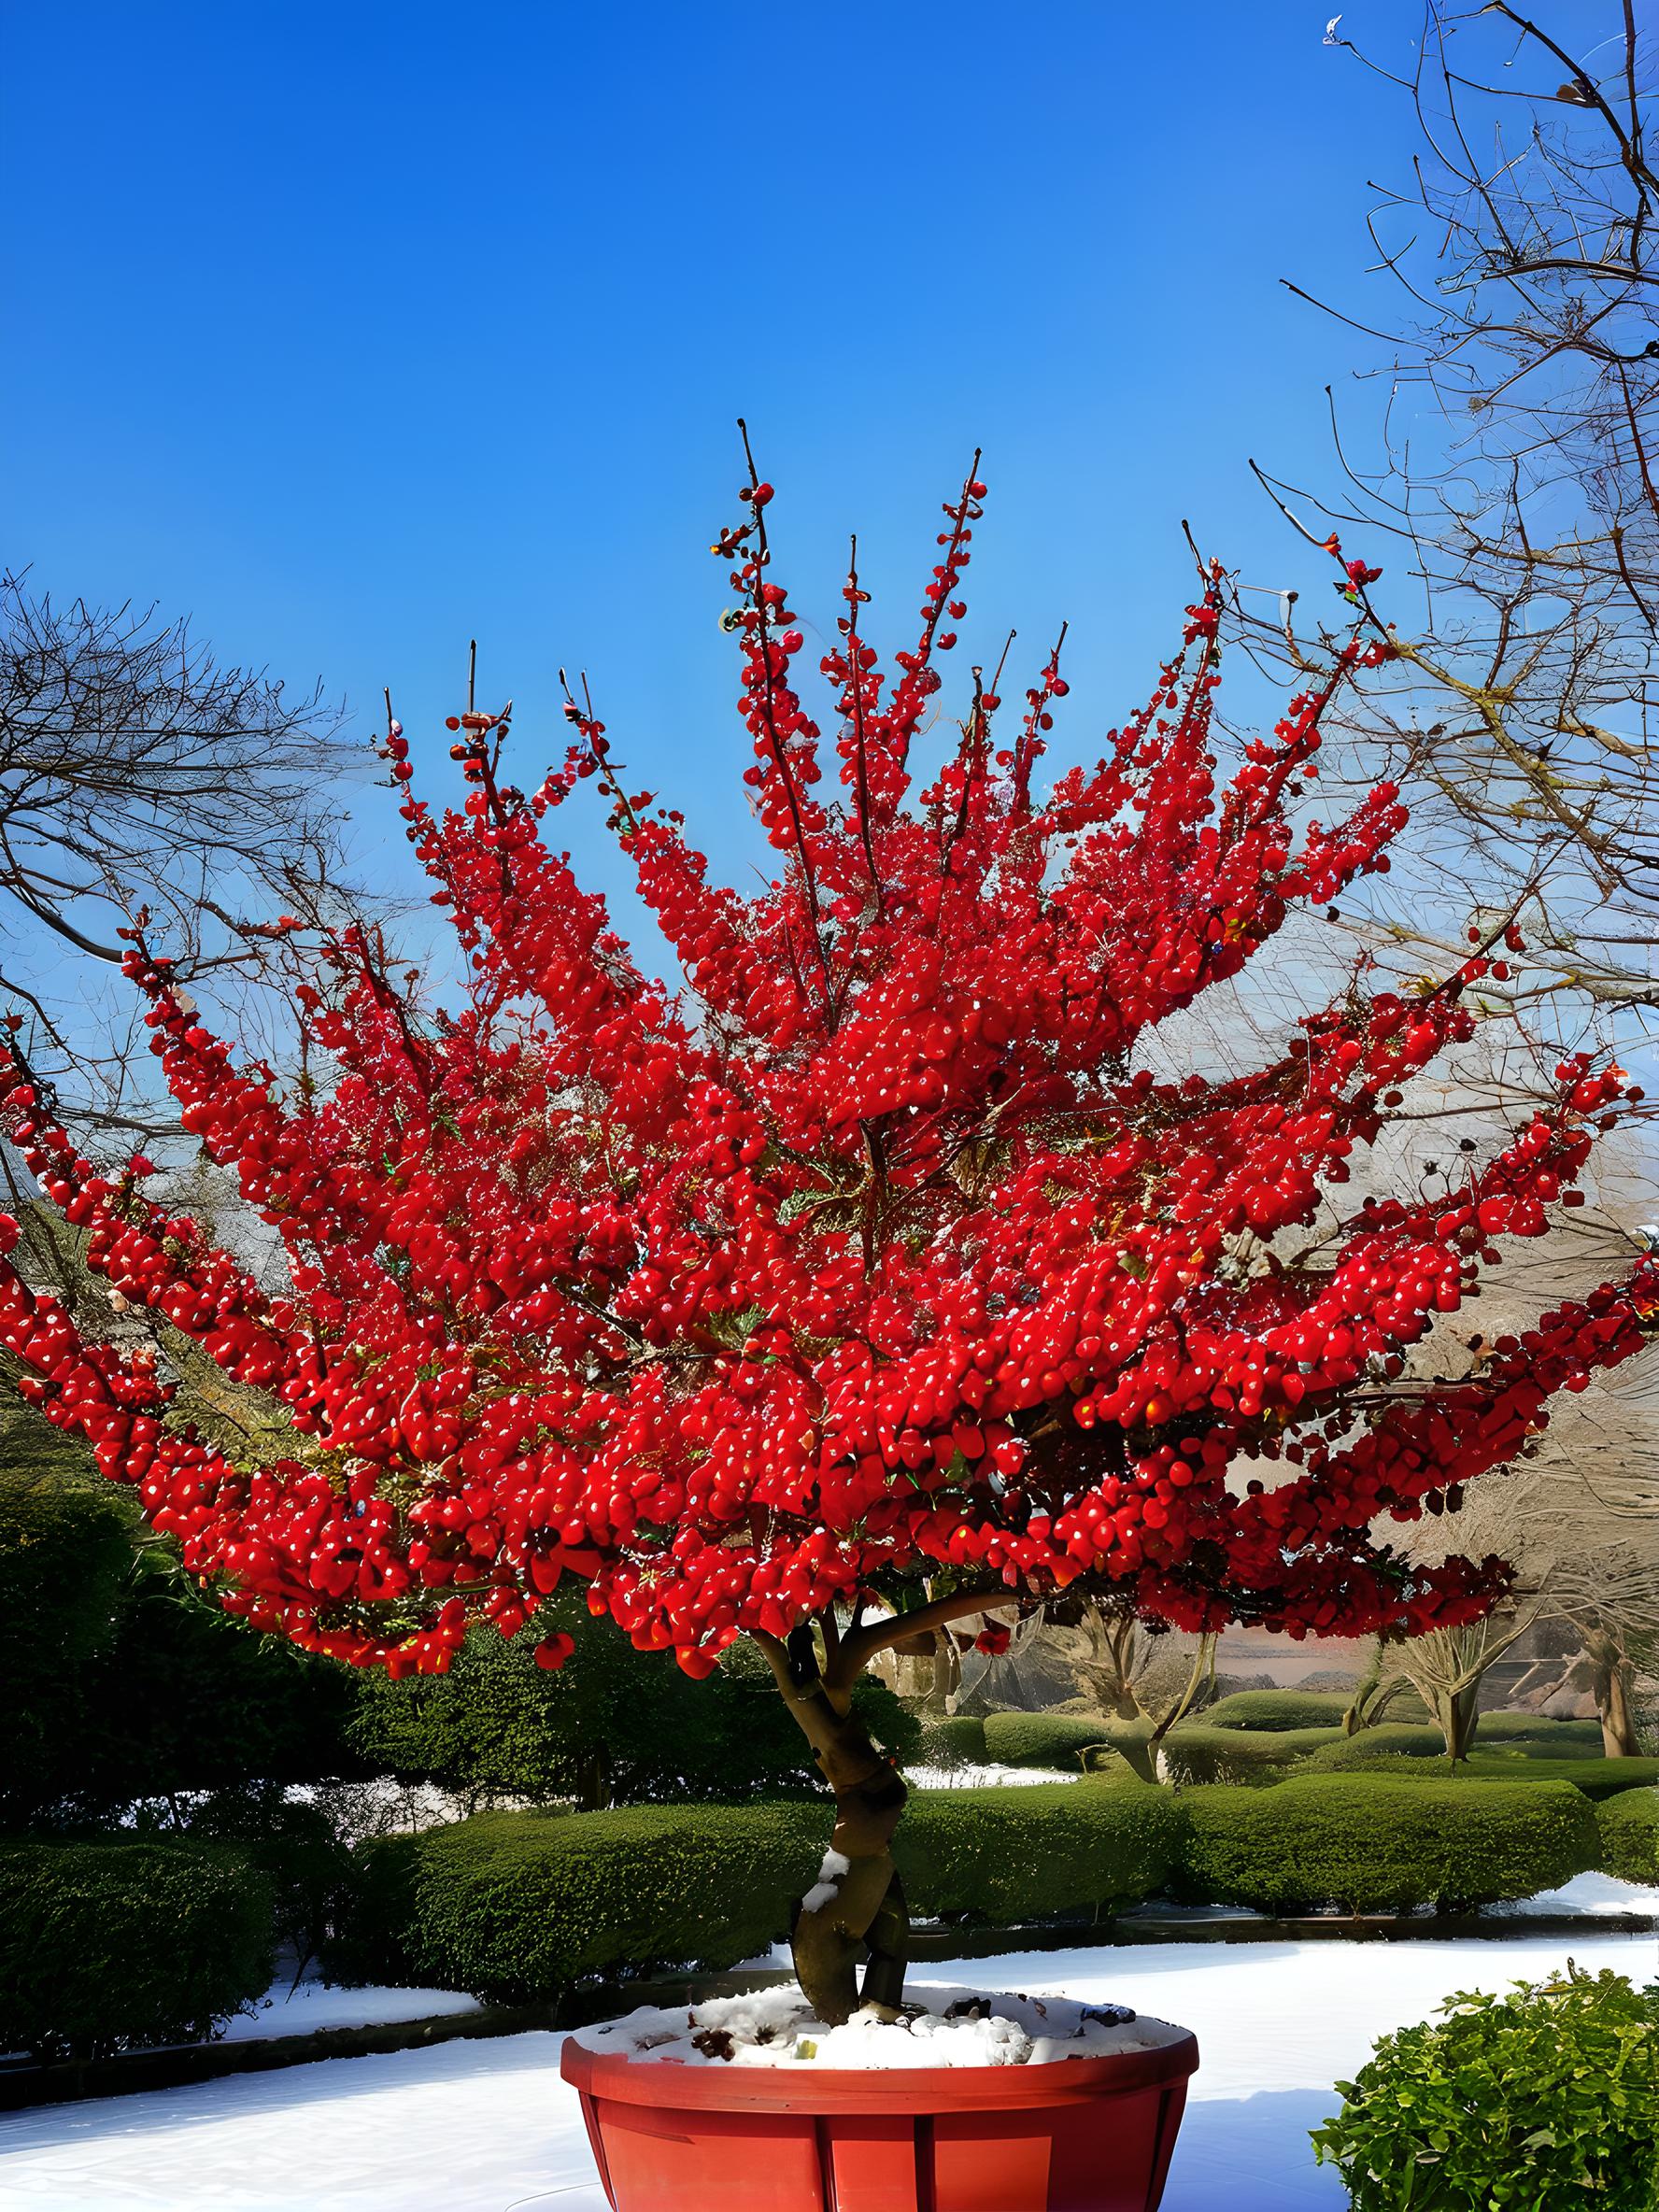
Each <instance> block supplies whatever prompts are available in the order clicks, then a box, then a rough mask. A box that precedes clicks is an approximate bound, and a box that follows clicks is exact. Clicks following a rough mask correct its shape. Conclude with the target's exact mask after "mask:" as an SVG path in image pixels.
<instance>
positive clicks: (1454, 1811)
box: [1182, 1775, 1599, 1913]
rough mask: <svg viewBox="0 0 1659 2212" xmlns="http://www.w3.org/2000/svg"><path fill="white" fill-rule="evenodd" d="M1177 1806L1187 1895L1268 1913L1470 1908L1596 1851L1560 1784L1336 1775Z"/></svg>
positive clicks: (1532, 1886)
mask: <svg viewBox="0 0 1659 2212" xmlns="http://www.w3.org/2000/svg"><path fill="white" fill-rule="evenodd" d="M1182 1804H1183V1808H1184V1811H1185V1813H1186V1817H1187V1820H1188V1822H1189V1823H1190V1829H1189V1841H1188V1844H1187V1850H1186V1865H1185V1875H1184V1887H1185V1890H1186V1892H1187V1893H1188V1894H1190V1895H1192V1896H1194V1897H1196V1898H1200V1899H1206V1900H1213V1901H1215V1902H1218V1903H1226V1904H1234V1905H1249V1906H1253V1907H1255V1908H1256V1909H1257V1910H1259V1911H1263V1912H1273V1913H1297V1912H1312V1911H1317V1910H1319V1909H1321V1908H1322V1907H1326V1906H1337V1907H1341V1908H1343V1909H1345V1910H1346V1911H1349V1912H1404V1911H1407V1910H1410V1909H1411V1908H1412V1907H1417V1906H1423V1905H1432V1906H1435V1907H1439V1908H1440V1909H1443V1910H1448V1911H1457V1910H1466V1909H1468V1908H1469V1907H1474V1906H1478V1905H1489V1904H1494V1903H1496V1901H1497V1900H1498V1899H1500V1898H1506V1897H1530V1896H1532V1895H1534V1894H1535V1893H1537V1892H1538V1891H1539V1890H1553V1889H1558V1888H1559V1887H1560V1886H1561V1884H1562V1883H1563V1882H1567V1881H1570V1880H1571V1879H1572V1878H1573V1877H1574V1875H1577V1874H1581V1873H1583V1872H1584V1870H1585V1869H1586V1868H1587V1867H1590V1866H1594V1865H1595V1864H1596V1861H1597V1856H1598V1851H1599V1838H1598V1836H1597V1833H1596V1827H1595V1813H1594V1812H1593V1810H1592V1808H1591V1807H1590V1805H1589V1804H1588V1802H1587V1801H1586V1800H1585V1799H1584V1797H1583V1796H1581V1794H1579V1793H1578V1792H1577V1791H1575V1790H1569V1789H1566V1788H1564V1787H1563V1786H1562V1785H1561V1784H1560V1783H1558V1782H1556V1783H1550V1782H1538V1783H1534V1782H1526V1783H1519V1782H1518V1783H1512V1784H1509V1785H1504V1784H1500V1783H1496V1782H1495V1783H1492V1784H1491V1785H1489V1786H1487V1787H1484V1788H1481V1789H1470V1788H1469V1787H1468V1785H1467V1784H1466V1783H1464V1782H1462V1781H1455V1780H1439V1781H1435V1780H1411V1781H1397V1780H1391V1779H1387V1778H1384V1777H1382V1776H1377V1775H1367V1776H1365V1777H1363V1778H1350V1777H1347V1776H1340V1775H1330V1776H1315V1777H1309V1778H1306V1779H1301V1780H1290V1781H1285V1782H1282V1783H1281V1784H1280V1785H1279V1787H1278V1788H1277V1789H1274V1790H1270V1791H1252V1790H1227V1789H1198V1790H1190V1791H1187V1792H1186V1793H1185V1794H1184V1796H1183V1799H1182Z"/></svg>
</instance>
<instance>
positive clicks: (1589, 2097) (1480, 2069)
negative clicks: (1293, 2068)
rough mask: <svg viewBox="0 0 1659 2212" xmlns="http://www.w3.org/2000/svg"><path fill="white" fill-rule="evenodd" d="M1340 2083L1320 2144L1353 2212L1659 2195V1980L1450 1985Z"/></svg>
mask: <svg viewBox="0 0 1659 2212" xmlns="http://www.w3.org/2000/svg"><path fill="white" fill-rule="evenodd" d="M1337 2088H1338V2090H1339V2091H1340V2094H1341V2095H1342V2097H1343V2098H1344V2100H1345V2102H1344V2104H1343V2106H1342V2110H1341V2112H1340V2115H1339V2116H1338V2118H1337V2119H1335V2120H1328V2121H1327V2122H1326V2125H1325V2126H1324V2127H1322V2128H1317V2129H1315V2130H1314V2131H1313V2144H1314V2148H1315V2149H1316V2151H1317V2152H1318V2155H1319V2158H1320V2160H1321V2162H1324V2163H1326V2164H1330V2165H1334V2166H1336V2167H1337V2168H1338V2169H1339V2171H1340V2174H1341V2176H1342V2178H1343V2180H1344V2181H1346V2183H1347V2184H1348V2188H1349V2191H1350V2199H1351V2203H1352V2205H1353V2207H1354V2212H1408V2208H1409V2212H1566V2208H1567V2206H1568V2205H1595V2206H1596V2207H1597V2208H1598V2212H1652V2207H1653V2205H1655V2204H1659V1991H1655V1990H1649V1991H1647V1992H1638V1991H1637V1990H1635V1989H1633V1988H1632V1986H1631V1984H1630V1983H1629V1982H1628V1981H1625V1980H1624V1978H1622V1977H1621V1976H1619V1975H1616V1974H1614V1973H1612V1972H1611V1971H1610V1969H1609V1970H1604V1971H1603V1972H1602V1973H1600V1974H1596V1975H1590V1974H1583V1973H1580V1972H1578V1971H1576V1970H1575V1969H1574V1968H1573V1967H1572V1966H1571V1965H1569V1966H1568V1968H1567V1975H1566V1977H1565V1978H1562V1979H1560V1980H1557V1981H1550V1982H1542V1983H1539V1984H1538V1985H1537V1986H1535V1987H1531V1988H1529V1987H1528V1986H1527V1985H1526V1984H1525V1983H1524V1982H1523V1983H1518V1984H1517V1985H1516V1986H1515V1988H1514V1990H1513V1991H1512V1992H1510V1994H1509V1995H1508V1996H1502V1997H1495V1996H1488V1995H1483V1994H1481V1993H1474V1994H1469V1995H1460V1996H1454V1997H1449V1998H1448V1999H1447V2000H1446V2002H1445V2004H1444V2005H1442V2006H1440V2008H1439V2017H1438V2020H1436V2021H1425V2022H1424V2023H1423V2024H1422V2025H1421V2026H1418V2027H1413V2028H1404V2029H1402V2030H1401V2031H1400V2032H1399V2034H1398V2035H1385V2036H1383V2038H1382V2041H1381V2042H1380V2043H1379V2044H1378V2046H1377V2049H1376V2052H1375V2055H1374V2056H1373V2057H1372V2058H1371V2059H1370V2060H1369V2061H1368V2063H1367V2064H1366V2065H1365V2066H1364V2067H1362V2068H1361V2070H1360V2074H1359V2077H1358V2079H1357V2080H1355V2081H1340V2082H1339V2083H1338V2084H1337Z"/></svg>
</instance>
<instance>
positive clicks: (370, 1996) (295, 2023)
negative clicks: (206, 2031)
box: [222, 1981, 478, 2043]
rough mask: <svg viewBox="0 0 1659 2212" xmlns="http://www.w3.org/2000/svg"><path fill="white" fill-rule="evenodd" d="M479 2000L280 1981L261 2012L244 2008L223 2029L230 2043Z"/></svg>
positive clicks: (425, 2016) (428, 2013) (381, 2022)
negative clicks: (244, 2010)
mask: <svg viewBox="0 0 1659 2212" xmlns="http://www.w3.org/2000/svg"><path fill="white" fill-rule="evenodd" d="M477 2009H478V2004H477V2000H476V1998H475V1997H463V1996H462V1995H461V1992H459V1991H458V1990H381V1989H376V1990H332V1989H329V1988H328V1987H327V1986H326V1984H324V1983H322V1982H320V1981H302V1982H301V1983H300V1984H299V1985H298V1987H297V1988H291V1987H290V1985H289V1984H288V1983H287V1982H285V1981H279V1982H277V1984H276V1987H275V1988H274V1989H273V1990H272V1991H271V1992H270V1993H269V1995H267V1996H266V1997H265V1998H264V1999H263V2000H262V2003H261V2005H260V2007H259V2010H258V2011H257V2012H245V2013H242V2014H241V2015H239V2016H238V2018H236V2019H235V2020H234V2021H231V2022H230V2024H229V2025H228V2026H227V2028H226V2029H225V2032H224V2035H223V2038H222V2040H223V2041H224V2042H226V2043H246V2042H248V2041H249V2040H250V2039H252V2038H255V2037H263V2036H266V2035H310V2034H311V2033H312V2031H313V2030H314V2029H316V2028H378V2027H385V2026H389V2025H390V2024H392V2023H393V2022H395V2021H405V2020H431V2019H432V2018H433V2017H434V2016H435V2015H436V2014H438V2013H441V2012H442V2013H454V2012H476V2011H477Z"/></svg>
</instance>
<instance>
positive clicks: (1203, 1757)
mask: <svg viewBox="0 0 1659 2212" xmlns="http://www.w3.org/2000/svg"><path fill="white" fill-rule="evenodd" d="M1262 1694H1264V1695H1265V1694H1267V1693H1265V1692H1264V1693H1262ZM1342 1741H1343V1737H1342V1732H1341V1730H1340V1728H1281V1729H1267V1728H1260V1729H1248V1728H1212V1727H1210V1726H1209V1725H1208V1716H1207V1715H1206V1717H1205V1720H1204V1721H1202V1722H1198V1723H1189V1724H1187V1725H1186V1726H1184V1727H1181V1728H1175V1729H1171V1731H1170V1734H1169V1735H1168V1736H1167V1737H1165V1738H1164V1747H1163V1748H1164V1765H1165V1768H1166V1770H1167V1772H1168V1774H1169V1777H1170V1780H1171V1781H1172V1782H1174V1783H1175V1784H1176V1786H1177V1787H1178V1788H1181V1789H1190V1788H1193V1787H1195V1786H1202V1785H1203V1784H1206V1783H1213V1782H1238V1783H1241V1784H1244V1785H1246V1786H1251V1785H1254V1786H1256V1787H1259V1786H1261V1785H1262V1784H1264V1783H1269V1782H1276V1781H1278V1780H1281V1779H1282V1778H1283V1775H1284V1773H1285V1772H1286V1771H1287V1770H1288V1769H1289V1768H1290V1767H1291V1766H1293V1765H1296V1764H1297V1762H1298V1761H1300V1760H1303V1759H1306V1758H1308V1757H1309V1756H1310V1754H1311V1753H1312V1752H1315V1751H1322V1750H1324V1749H1326V1747H1328V1746H1330V1745H1334V1744H1340V1742H1342Z"/></svg>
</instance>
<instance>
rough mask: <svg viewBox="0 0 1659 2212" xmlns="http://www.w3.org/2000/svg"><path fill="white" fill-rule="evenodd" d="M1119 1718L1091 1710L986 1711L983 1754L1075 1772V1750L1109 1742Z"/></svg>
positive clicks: (1000, 1762)
mask: <svg viewBox="0 0 1659 2212" xmlns="http://www.w3.org/2000/svg"><path fill="white" fill-rule="evenodd" d="M1124 1727H1125V1723H1123V1722H1121V1721H1108V1720H1107V1719H1106V1718H1105V1717H1104V1715H1103V1714H1091V1713H987V1714H986V1715H985V1751H986V1754H987V1755H988V1756H989V1757H990V1758H991V1759H992V1760H994V1761H995V1762H996V1764H997V1765H999V1766H1063V1767H1066V1768H1069V1769H1071V1771H1073V1772H1075V1771H1076V1770H1077V1760H1078V1753H1079V1752H1080V1751H1087V1750H1088V1748H1089V1746H1090V1745H1091V1744H1097V1743H1110V1742H1111V1741H1112V1739H1113V1736H1114V1735H1116V1734H1120V1733H1122V1732H1123V1730H1124Z"/></svg>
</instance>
